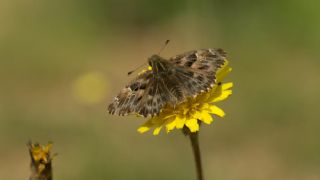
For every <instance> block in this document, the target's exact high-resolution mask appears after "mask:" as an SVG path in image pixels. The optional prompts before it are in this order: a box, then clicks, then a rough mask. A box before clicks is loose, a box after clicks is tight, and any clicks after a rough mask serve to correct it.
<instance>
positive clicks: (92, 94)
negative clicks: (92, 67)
mask: <svg viewBox="0 0 320 180" xmlns="http://www.w3.org/2000/svg"><path fill="white" fill-rule="evenodd" d="M107 87H108V86H107V80H106V78H105V77H104V75H103V74H101V73H99V72H90V73H87V74H83V75H81V76H80V77H78V79H76V81H75V82H74V84H73V94H74V97H75V99H76V100H77V101H78V102H80V103H82V104H85V105H92V104H96V103H99V102H101V101H103V100H104V99H105V97H106V95H107V94H106V91H107Z"/></svg>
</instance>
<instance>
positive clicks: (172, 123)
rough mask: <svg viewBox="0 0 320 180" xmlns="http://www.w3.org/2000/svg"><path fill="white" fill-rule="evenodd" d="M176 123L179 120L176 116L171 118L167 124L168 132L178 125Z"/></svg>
mask: <svg viewBox="0 0 320 180" xmlns="http://www.w3.org/2000/svg"><path fill="white" fill-rule="evenodd" d="M176 125H177V122H176V121H175V118H171V119H170V120H169V121H168V122H167V124H166V130H167V133H168V132H170V131H171V130H173V129H174V128H175V127H176Z"/></svg>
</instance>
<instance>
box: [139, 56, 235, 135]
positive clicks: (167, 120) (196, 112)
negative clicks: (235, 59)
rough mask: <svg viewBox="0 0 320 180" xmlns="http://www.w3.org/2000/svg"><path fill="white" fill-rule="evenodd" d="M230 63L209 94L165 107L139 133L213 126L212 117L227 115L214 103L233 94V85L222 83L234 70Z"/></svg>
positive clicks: (222, 69)
mask: <svg viewBox="0 0 320 180" xmlns="http://www.w3.org/2000/svg"><path fill="white" fill-rule="evenodd" d="M228 63H229V62H228V61H226V63H225V64H224V65H223V66H222V67H221V68H220V69H219V70H218V72H217V84H216V85H215V86H213V88H212V89H211V90H209V92H205V93H202V94H200V95H198V96H197V97H195V98H188V100H187V101H186V102H183V103H181V104H179V105H177V106H176V107H175V108H173V107H172V106H170V105H167V106H165V107H164V108H163V109H162V110H161V112H160V114H159V115H158V116H155V117H153V118H151V119H149V120H148V121H147V122H146V123H144V124H143V125H142V126H140V128H139V129H138V132H140V133H144V132H146V131H149V130H150V129H151V128H154V130H153V135H158V134H159V133H160V130H161V129H162V128H163V127H165V128H166V131H167V132H170V131H171V130H173V129H175V128H176V129H182V128H183V127H184V126H186V127H187V128H189V130H190V131H191V132H197V131H199V129H200V123H201V122H203V123H205V124H211V123H212V122H213V120H214V119H213V117H212V115H215V116H218V117H224V116H225V113H224V111H223V110H222V109H220V108H219V107H218V106H216V105H214V103H216V102H219V101H222V100H225V99H226V98H228V97H229V96H230V95H231V94H232V90H231V88H232V86H233V83H232V82H229V83H221V82H222V79H223V78H224V77H225V76H226V75H227V74H228V73H229V72H231V70H232V68H231V67H229V66H228Z"/></svg>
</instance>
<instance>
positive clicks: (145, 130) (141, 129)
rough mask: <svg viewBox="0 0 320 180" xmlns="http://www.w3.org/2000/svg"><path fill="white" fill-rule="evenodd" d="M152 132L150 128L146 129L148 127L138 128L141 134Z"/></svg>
mask: <svg viewBox="0 0 320 180" xmlns="http://www.w3.org/2000/svg"><path fill="white" fill-rule="evenodd" d="M149 130H150V128H149V127H146V126H142V127H139V128H138V132H139V133H141V134H142V133H145V132H147V131H149Z"/></svg>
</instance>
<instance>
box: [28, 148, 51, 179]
mask: <svg viewBox="0 0 320 180" xmlns="http://www.w3.org/2000/svg"><path fill="white" fill-rule="evenodd" d="M28 146H29V153H30V156H31V169H32V175H31V177H40V176H41V177H42V176H46V177H47V176H48V177H49V176H51V173H52V172H51V160H52V158H53V157H51V156H50V150H51V148H52V143H51V142H49V143H48V144H47V145H45V146H44V145H40V144H37V143H36V144H33V143H31V142H29V143H28Z"/></svg>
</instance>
